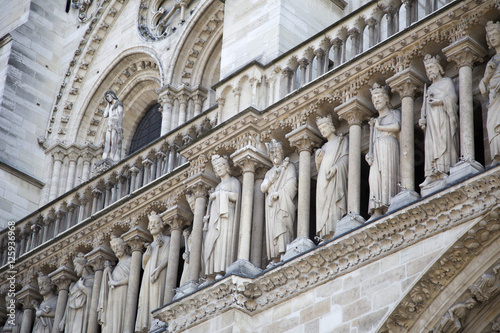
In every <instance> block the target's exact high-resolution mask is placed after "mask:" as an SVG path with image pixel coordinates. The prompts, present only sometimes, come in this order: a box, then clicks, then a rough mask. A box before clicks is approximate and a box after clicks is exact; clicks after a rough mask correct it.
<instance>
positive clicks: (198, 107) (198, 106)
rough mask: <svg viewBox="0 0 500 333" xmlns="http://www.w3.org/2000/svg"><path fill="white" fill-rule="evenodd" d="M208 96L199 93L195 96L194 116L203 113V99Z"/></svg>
mask: <svg viewBox="0 0 500 333" xmlns="http://www.w3.org/2000/svg"><path fill="white" fill-rule="evenodd" d="M205 99H206V97H205V96H203V95H202V94H200V93H198V94H195V95H194V96H193V103H194V114H193V117H196V116H198V115H199V114H201V111H202V110H201V108H202V107H203V101H205Z"/></svg>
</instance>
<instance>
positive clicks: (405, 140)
mask: <svg viewBox="0 0 500 333" xmlns="http://www.w3.org/2000/svg"><path fill="white" fill-rule="evenodd" d="M424 82H425V80H424V78H423V77H422V76H421V75H420V74H419V73H418V72H416V71H415V70H413V69H412V68H407V69H405V70H403V71H401V72H399V73H397V74H396V75H394V76H393V77H391V78H389V79H387V84H388V85H389V86H390V87H391V89H392V90H393V91H396V92H397V93H398V94H399V97H400V98H401V134H400V136H399V138H400V140H399V148H400V154H399V156H400V170H401V172H400V174H401V189H402V190H401V192H399V193H398V194H397V195H396V196H395V197H394V198H392V199H391V205H390V206H389V210H388V211H389V212H391V211H395V210H397V209H399V208H401V207H403V206H406V205H407V204H409V203H411V202H414V201H415V200H417V199H418V198H420V195H419V194H418V193H417V192H415V146H414V144H415V120H414V119H415V116H414V114H415V110H414V102H415V94H416V93H417V92H418V91H422V89H423V86H424Z"/></svg>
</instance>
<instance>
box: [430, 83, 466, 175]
mask: <svg viewBox="0 0 500 333" xmlns="http://www.w3.org/2000/svg"><path fill="white" fill-rule="evenodd" d="M430 96H434V99H435V100H441V101H443V104H442V105H438V106H431V105H429V104H428V103H427V105H426V117H427V127H426V132H425V169H424V170H425V176H426V177H428V176H431V175H434V174H436V173H437V172H441V173H448V172H449V171H450V167H452V166H454V165H455V164H456V163H457V161H458V136H459V133H458V114H457V112H458V104H457V101H458V97H457V93H456V91H455V86H454V85H453V81H452V80H451V79H450V78H448V77H443V78H442V79H441V80H439V81H437V82H435V83H433V84H432V85H431V86H430V87H429V89H428V90H427V100H429V98H430Z"/></svg>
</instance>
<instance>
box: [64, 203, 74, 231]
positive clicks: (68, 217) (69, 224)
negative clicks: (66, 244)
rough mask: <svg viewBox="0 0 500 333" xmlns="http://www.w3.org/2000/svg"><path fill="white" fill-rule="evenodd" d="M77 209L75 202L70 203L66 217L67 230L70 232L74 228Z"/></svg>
mask: <svg viewBox="0 0 500 333" xmlns="http://www.w3.org/2000/svg"><path fill="white" fill-rule="evenodd" d="M75 208H76V205H75V203H74V202H73V201H71V202H70V203H68V213H67V215H66V228H65V230H68V229H69V228H71V227H72V226H73V220H74V219H75Z"/></svg>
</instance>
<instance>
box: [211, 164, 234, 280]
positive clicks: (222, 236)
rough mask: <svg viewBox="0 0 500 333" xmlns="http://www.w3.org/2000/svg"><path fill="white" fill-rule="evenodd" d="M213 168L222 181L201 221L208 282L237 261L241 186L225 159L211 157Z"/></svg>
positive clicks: (214, 190)
mask: <svg viewBox="0 0 500 333" xmlns="http://www.w3.org/2000/svg"><path fill="white" fill-rule="evenodd" d="M212 166H213V168H214V171H215V174H216V175H217V177H219V178H220V179H221V182H220V183H219V185H217V186H216V187H215V189H213V191H211V193H210V197H209V201H208V208H207V214H206V215H205V218H204V221H205V223H204V229H205V230H206V234H205V242H204V248H203V261H204V265H205V275H206V276H207V277H208V279H213V278H216V277H217V276H216V275H223V274H224V273H225V271H226V268H227V267H228V266H229V265H231V264H232V263H233V262H234V261H235V260H236V254H237V242H238V234H237V232H238V225H239V216H240V214H239V211H240V201H241V184H240V181H239V180H238V179H236V178H235V177H232V176H231V175H230V174H229V162H228V160H227V157H221V156H219V155H214V156H212ZM218 277H220V276H218Z"/></svg>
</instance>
